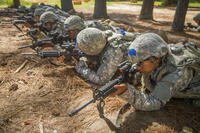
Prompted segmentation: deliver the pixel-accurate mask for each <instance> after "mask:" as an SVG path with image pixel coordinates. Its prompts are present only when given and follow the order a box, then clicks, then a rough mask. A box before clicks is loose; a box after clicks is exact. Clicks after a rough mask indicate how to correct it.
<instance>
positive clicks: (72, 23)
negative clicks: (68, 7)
mask: <svg viewBox="0 0 200 133" xmlns="http://www.w3.org/2000/svg"><path fill="white" fill-rule="evenodd" d="M64 28H65V29H66V30H82V29H84V28H85V25H84V21H83V19H82V18H81V17H79V16H76V15H71V16H70V17H68V18H67V19H66V20H65V22H64Z"/></svg>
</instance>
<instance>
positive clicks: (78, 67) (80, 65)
mask: <svg viewBox="0 0 200 133" xmlns="http://www.w3.org/2000/svg"><path fill="white" fill-rule="evenodd" d="M87 67H88V65H87V63H86V60H84V58H83V59H81V58H80V59H79V61H78V62H77V64H76V66H75V69H76V71H77V72H78V73H81V71H82V69H83V68H87Z"/></svg>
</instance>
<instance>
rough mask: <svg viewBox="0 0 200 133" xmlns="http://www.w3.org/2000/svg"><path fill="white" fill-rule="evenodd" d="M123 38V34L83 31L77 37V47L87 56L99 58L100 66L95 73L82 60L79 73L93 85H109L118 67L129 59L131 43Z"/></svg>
mask: <svg viewBox="0 0 200 133" xmlns="http://www.w3.org/2000/svg"><path fill="white" fill-rule="evenodd" d="M108 36H109V37H108ZM107 37H108V38H107ZM122 37H123V36H122V35H121V34H116V33H112V32H111V31H106V32H103V31H100V30H99V29H96V28H86V29H84V30H82V31H81V32H80V33H79V34H78V36H77V46H78V48H79V49H80V50H81V51H82V52H84V53H85V54H87V55H90V56H97V58H98V59H97V60H99V65H97V67H98V68H97V69H96V71H95V70H94V69H90V68H89V67H88V65H87V64H86V63H85V61H83V60H80V61H79V62H78V63H77V65H76V67H75V69H76V71H77V73H79V74H80V75H81V76H82V77H84V78H85V79H87V80H88V81H90V82H92V83H95V84H99V85H102V84H105V83H107V82H108V81H109V80H110V79H111V78H112V77H113V76H114V74H115V73H116V71H117V66H118V65H119V64H120V63H122V62H123V61H124V60H126V58H127V48H128V46H129V45H130V44H131V41H126V40H123V39H122Z"/></svg>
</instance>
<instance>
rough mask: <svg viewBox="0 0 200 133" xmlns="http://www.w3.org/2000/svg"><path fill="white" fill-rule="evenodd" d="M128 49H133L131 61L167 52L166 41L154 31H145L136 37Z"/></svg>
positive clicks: (160, 55) (158, 55) (162, 54)
mask: <svg viewBox="0 0 200 133" xmlns="http://www.w3.org/2000/svg"><path fill="white" fill-rule="evenodd" d="M129 49H134V50H135V51H137V52H136V55H135V56H131V57H130V59H131V61H132V62H140V61H143V60H146V59H147V58H149V57H158V58H159V57H162V56H164V55H166V54H167V53H168V48H167V43H166V42H165V41H164V40H163V39H162V38H161V37H160V36H158V35H157V34H155V33H146V34H143V35H141V36H139V37H137V38H136V39H135V40H134V41H133V42H132V44H131V45H130V47H129Z"/></svg>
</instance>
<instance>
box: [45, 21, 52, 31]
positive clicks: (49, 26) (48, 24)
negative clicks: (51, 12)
mask: <svg viewBox="0 0 200 133" xmlns="http://www.w3.org/2000/svg"><path fill="white" fill-rule="evenodd" d="M44 27H45V29H46V30H48V31H51V29H52V23H45V25H44Z"/></svg>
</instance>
